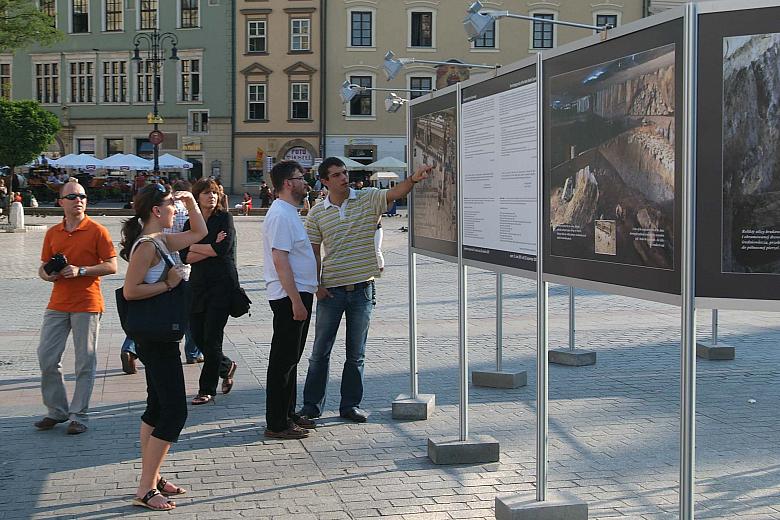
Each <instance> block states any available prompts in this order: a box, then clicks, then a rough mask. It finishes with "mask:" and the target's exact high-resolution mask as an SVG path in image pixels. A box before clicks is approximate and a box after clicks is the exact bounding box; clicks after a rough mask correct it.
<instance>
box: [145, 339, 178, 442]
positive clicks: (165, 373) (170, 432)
mask: <svg viewBox="0 0 780 520" xmlns="http://www.w3.org/2000/svg"><path fill="white" fill-rule="evenodd" d="M135 348H136V353H137V355H138V359H140V360H141V363H143V364H144V371H145V372H146V393H147V397H146V410H145V411H144V414H143V415H142V416H141V420H142V421H143V422H145V423H146V424H148V425H149V426H152V427H153V428H154V430H153V431H152V436H153V437H156V438H158V439H161V440H164V441H167V442H176V441H177V440H178V439H179V434H180V433H181V431H182V429H183V428H184V423H185V421H186V420H187V395H186V393H185V388H184V372H183V371H182V368H181V359H180V355H181V354H180V353H179V344H178V343H177V342H176V343H156V342H152V343H138V344H137V345H136V347H135Z"/></svg>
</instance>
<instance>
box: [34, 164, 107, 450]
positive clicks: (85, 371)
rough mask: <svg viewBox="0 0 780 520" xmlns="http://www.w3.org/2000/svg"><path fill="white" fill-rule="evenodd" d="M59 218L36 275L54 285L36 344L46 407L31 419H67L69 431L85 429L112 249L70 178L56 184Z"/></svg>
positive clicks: (46, 425) (49, 424) (42, 425)
mask: <svg viewBox="0 0 780 520" xmlns="http://www.w3.org/2000/svg"><path fill="white" fill-rule="evenodd" d="M58 202H59V205H60V207H62V211H63V214H64V216H63V219H62V222H60V223H59V224H57V225H55V226H52V227H51V228H49V230H48V231H47V232H46V236H45V237H44V239H43V248H42V251H41V265H40V267H39V268H38V276H40V277H41V279H43V280H45V281H47V282H50V283H52V284H53V285H54V287H53V288H52V291H51V297H50V299H49V304H48V306H47V307H46V312H45V313H44V315H43V325H42V326H41V337H40V343H39V345H38V363H39V365H40V367H41V393H42V394H43V404H44V405H45V406H46V408H47V410H48V412H47V414H46V417H44V418H43V419H41V420H40V421H38V422H36V423H35V427H36V428H37V429H38V430H51V429H52V428H54V427H55V426H56V425H57V424H60V423H64V422H68V421H70V424H69V425H68V428H67V432H68V434H71V435H76V434H79V433H84V432H85V431H87V421H88V414H87V410H88V408H89V400H90V397H91V395H92V387H93V386H94V382H95V371H96V368H97V357H96V354H95V353H96V349H97V340H98V331H99V328H100V317H101V316H102V314H103V311H104V309H105V304H104V302H103V295H102V293H101V291H100V277H101V276H105V275H107V274H114V273H116V269H117V263H116V251H115V250H114V245H113V242H112V241H111V236H110V235H109V234H108V230H107V229H106V228H105V227H103V226H101V225H100V224H98V223H97V222H95V221H93V220H92V219H90V218H89V217H88V216H87V215H86V208H87V194H86V192H85V191H84V187H83V186H81V184H79V183H78V182H76V181H75V179H73V180H71V181H70V182H66V183H65V184H63V185H62V187H61V188H60V194H59V200H58ZM71 333H72V334H73V344H74V347H75V354H76V362H75V373H76V386H75V388H74V390H73V398H72V399H71V401H70V404H69V403H68V397H67V393H66V391H65V382H64V380H63V377H62V355H63V353H64V352H65V343H66V341H67V339H68V335H70V334H71Z"/></svg>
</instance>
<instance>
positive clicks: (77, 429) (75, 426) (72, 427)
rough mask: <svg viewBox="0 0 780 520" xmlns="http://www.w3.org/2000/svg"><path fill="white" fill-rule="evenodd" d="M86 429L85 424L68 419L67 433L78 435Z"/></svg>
mask: <svg viewBox="0 0 780 520" xmlns="http://www.w3.org/2000/svg"><path fill="white" fill-rule="evenodd" d="M85 431H87V425H86V424H82V423H80V422H78V421H70V424H69V425H68V435H78V434H79V433H84V432H85Z"/></svg>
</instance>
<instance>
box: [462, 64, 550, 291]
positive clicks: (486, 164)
mask: <svg viewBox="0 0 780 520" xmlns="http://www.w3.org/2000/svg"><path fill="white" fill-rule="evenodd" d="M526 61H528V60H526ZM538 105H539V96H538V91H537V81H536V61H535V60H534V61H533V62H532V63H529V64H527V65H526V66H525V67H519V68H518V69H516V70H513V71H510V72H507V73H504V74H502V75H500V76H497V77H494V78H490V79H486V80H482V81H479V82H477V83H472V84H469V85H466V86H464V87H462V89H461V134H462V136H461V137H462V143H463V151H462V154H461V170H462V172H463V178H462V182H463V186H462V188H463V244H462V246H461V247H462V250H463V258H464V259H466V260H474V261H477V262H482V263H486V264H491V265H495V266H502V267H507V268H510V269H517V270H520V271H525V272H527V273H528V276H536V274H535V273H536V235H537V221H538V219H537V204H536V200H537V198H538V194H537V179H538V172H537V170H538V161H537V143H538V138H537V120H538Z"/></svg>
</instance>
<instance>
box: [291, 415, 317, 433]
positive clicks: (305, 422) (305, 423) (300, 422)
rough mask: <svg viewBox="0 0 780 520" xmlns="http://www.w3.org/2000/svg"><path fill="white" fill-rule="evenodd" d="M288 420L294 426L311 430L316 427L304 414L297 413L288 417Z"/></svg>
mask: <svg viewBox="0 0 780 520" xmlns="http://www.w3.org/2000/svg"><path fill="white" fill-rule="evenodd" d="M290 422H291V423H292V424H294V425H296V426H299V427H301V428H305V429H307V430H313V429H315V428H317V423H316V422H314V421H312V420H311V419H309V418H308V417H306V416H305V415H298V414H295V415H293V416H292V417H290Z"/></svg>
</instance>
